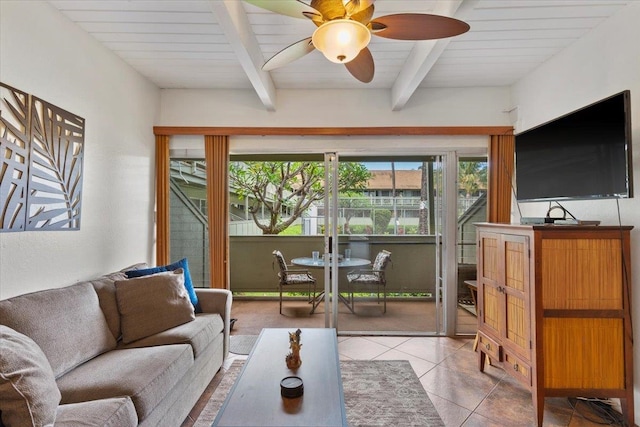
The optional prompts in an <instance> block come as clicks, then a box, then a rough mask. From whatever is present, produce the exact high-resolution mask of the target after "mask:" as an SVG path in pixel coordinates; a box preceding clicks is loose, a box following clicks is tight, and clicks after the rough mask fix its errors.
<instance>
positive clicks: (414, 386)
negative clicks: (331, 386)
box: [194, 360, 444, 427]
mask: <svg viewBox="0 0 640 427" xmlns="http://www.w3.org/2000/svg"><path fill="white" fill-rule="evenodd" d="M243 363H244V361H241V360H237V361H234V362H233V363H232V364H231V366H230V367H229V369H228V370H227V372H225V374H224V377H223V378H222V380H221V381H220V384H219V385H218V387H217V388H216V390H215V391H214V392H213V395H212V396H211V398H210V399H209V402H207V404H206V406H205V407H204V409H203V410H202V412H201V413H200V415H199V416H198V419H197V420H196V422H195V424H194V427H210V426H211V423H212V422H213V420H214V419H215V417H216V415H217V413H218V410H220V408H221V407H222V404H223V403H224V400H225V398H226V396H227V393H228V392H229V390H230V389H231V387H232V386H233V383H234V382H235V379H236V378H237V376H238V374H239V373H240V370H241V369H242V364H243ZM340 370H341V371H342V388H343V390H344V403H345V408H346V412H347V422H348V423H349V425H350V426H351V427H365V426H366V427H377V426H380V427H387V426H402V427H409V426H414V427H418V426H420V427H429V426H444V423H443V422H442V419H441V418H440V416H439V415H438V412H437V411H436V409H435V407H434V406H433V403H431V400H429V396H428V395H427V393H426V392H425V391H424V388H423V387H422V384H420V380H419V379H418V377H417V376H416V374H415V372H414V371H413V368H411V364H410V363H409V362H408V361H406V360H373V361H363V360H350V361H341V362H340Z"/></svg>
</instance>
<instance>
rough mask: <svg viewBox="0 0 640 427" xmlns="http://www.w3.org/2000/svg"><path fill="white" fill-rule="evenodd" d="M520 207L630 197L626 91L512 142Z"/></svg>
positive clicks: (629, 130) (516, 138) (629, 149)
mask: <svg viewBox="0 0 640 427" xmlns="http://www.w3.org/2000/svg"><path fill="white" fill-rule="evenodd" d="M515 143H516V147H515V151H516V198H517V199H518V201H520V202H526V201H542V200H568V199H598V198H627V197H633V187H632V181H633V179H632V163H631V108H630V92H629V91H628V90H627V91H624V92H620V93H618V94H616V95H613V96H610V97H608V98H605V99H603V100H600V101H598V102H595V103H593V104H591V105H588V106H586V107H584V108H581V109H579V110H576V111H573V112H571V113H569V114H566V115H564V116H562V117H559V118H557V119H555V120H552V121H550V122H547V123H545V124H542V125H540V126H537V127H535V128H533V129H530V130H527V131H525V132H522V133H519V134H517V135H516V137H515Z"/></svg>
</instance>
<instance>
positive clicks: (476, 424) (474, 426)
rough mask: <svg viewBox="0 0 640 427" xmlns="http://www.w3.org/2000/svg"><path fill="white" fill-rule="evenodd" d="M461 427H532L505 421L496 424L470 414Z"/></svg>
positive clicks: (480, 416)
mask: <svg viewBox="0 0 640 427" xmlns="http://www.w3.org/2000/svg"><path fill="white" fill-rule="evenodd" d="M462 427H533V425H532V424H523V425H519V424H511V423H509V422H506V421H501V422H496V421H493V420H490V419H488V418H485V417H483V416H482V415H478V414H475V413H474V414H471V415H470V416H469V418H467V420H466V421H465V422H464V424H462Z"/></svg>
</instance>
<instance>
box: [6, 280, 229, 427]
mask: <svg viewBox="0 0 640 427" xmlns="http://www.w3.org/2000/svg"><path fill="white" fill-rule="evenodd" d="M125 270H126V269H125ZM125 270H123V271H120V272H115V273H111V274H108V275H105V276H102V277H99V278H96V279H95V280H89V281H85V282H80V283H77V284H74V285H71V286H68V287H64V288H54V289H48V290H44V291H40V292H35V293H30V294H24V295H20V296H16V297H13V298H10V299H6V300H2V301H0V325H4V326H1V327H0V328H1V329H0V332H2V334H1V335H2V337H1V338H2V340H3V341H2V342H3V344H2V345H3V346H4V348H3V352H4V353H5V355H3V356H2V358H3V360H4V359H10V358H11V357H10V356H9V353H11V351H12V348H15V349H16V350H15V351H14V356H15V357H17V358H20V357H24V359H23V360H22V361H20V360H19V361H17V362H16V361H13V362H12V361H11V360H9V361H8V362H6V363H7V364H9V365H11V363H13V364H14V367H13V368H12V367H11V366H8V367H3V369H4V370H6V372H0V374H2V377H1V378H0V380H1V381H0V389H2V390H0V397H2V400H4V401H5V403H6V405H14V406H17V407H20V406H21V405H22V406H24V408H25V410H26V411H27V413H28V415H27V416H25V417H30V419H22V417H23V416H22V415H15V414H16V412H15V411H13V409H15V407H14V408H12V409H11V411H13V412H12V414H13V415H10V414H9V412H10V411H9V409H6V408H9V406H4V407H0V411H3V412H1V413H0V419H2V422H4V423H5V424H6V425H52V423H53V422H55V424H53V425H55V426H69V427H70V426H114V427H115V426H117V427H126V426H130V425H131V426H136V425H140V426H180V424H181V423H182V422H183V421H184V419H185V418H186V417H187V415H188V414H189V412H190V411H191V409H192V408H193V406H194V404H195V403H196V402H197V400H198V398H199V397H200V395H201V394H202V392H203V391H204V390H205V388H206V386H207V385H208V384H209V382H210V381H211V379H212V378H213V376H214V375H215V374H216V372H217V371H218V370H219V369H220V367H221V366H222V363H223V361H224V359H225V358H226V356H227V353H228V348H229V346H228V344H229V317H230V314H231V301H232V297H231V293H230V292H229V291H226V290H221V289H196V293H197V296H198V300H199V306H200V307H201V310H202V313H198V314H194V313H193V307H192V306H191V302H188V304H189V306H190V307H191V313H190V314H189V315H188V316H189V317H188V318H187V319H186V322H185V323H181V324H179V325H178V326H172V327H169V328H168V329H165V326H166V324H167V323H166V322H167V321H169V322H171V321H172V320H167V319H169V318H171V316H172V315H171V314H170V313H171V311H172V310H174V311H175V310H177V309H176V307H177V306H176V304H173V305H172V306H170V307H169V306H167V307H161V308H155V309H149V307H153V305H150V304H154V302H153V298H152V297H151V296H155V298H156V300H160V299H162V300H164V299H166V298H164V297H163V296H162V295H163V294H162V292H161V291H157V292H156V291H154V292H149V293H147V296H150V297H149V298H147V296H144V297H142V298H141V297H140V295H138V297H137V299H136V297H135V296H127V295H129V294H125V290H127V292H128V289H133V292H138V293H139V292H140V290H141V289H144V288H143V287H142V285H143V284H145V283H146V284H149V283H150V282H149V280H160V279H162V280H165V279H167V275H172V274H174V273H176V272H173V273H164V276H162V275H154V276H162V277H160V278H152V279H149V278H140V279H128V280H127V279H126V276H125V274H124V271H125ZM175 277H178V276H175ZM169 279H170V280H171V281H173V282H175V281H176V280H177V279H175V280H174V276H171V277H170V278H169ZM182 280H184V279H182ZM134 281H139V283H140V285H138V282H134ZM173 282H172V283H173ZM131 283H135V284H136V285H138V286H135V287H132V286H128V285H129V284H131ZM176 283H177V282H176ZM180 284H181V285H180V286H181V287H183V282H180ZM125 285H127V286H125ZM171 286H173V285H171ZM149 289H159V288H149ZM167 289H169V288H167ZM176 289H177V288H176ZM168 292H174V294H175V289H173V288H171V289H169V291H168ZM178 293H180V292H178ZM171 295H173V294H171ZM185 295H186V294H185ZM127 298H128V299H127ZM177 298H178V300H179V301H180V303H179V304H178V305H180V304H183V303H182V302H181V301H182V299H183V298H184V296H183V295H182V294H180V295H179V296H178V297H177ZM186 298H187V299H186V300H187V301H189V299H188V296H186ZM126 307H128V308H127V313H126V314H125V308H126ZM138 307H139V310H138ZM179 310H182V311H181V313H182V314H181V316H182V315H183V314H184V313H185V310H184V309H183V308H180V309H179ZM174 317H175V316H174ZM145 318H146V320H145ZM184 320H185V319H181V320H179V322H183V321H184ZM174 323H175V321H174ZM151 324H155V325H156V328H158V327H160V329H162V330H159V331H150V330H149V329H148V328H147V327H146V326H148V325H151ZM162 325H165V326H162ZM138 327H142V329H140V328H138ZM134 329H137V330H134ZM25 342H27V344H24V343H25ZM28 342H31V347H29V344H28ZM33 343H35V344H33ZM25 349H26V350H25ZM40 350H41V353H40ZM31 351H33V353H34V354H33V355H30V354H29V353H30V352H31ZM42 354H43V355H44V356H43V357H41V359H42V360H45V363H40V364H38V363H36V362H34V361H37V360H40V359H38V357H39V355H40V356H42ZM46 361H48V364H47V363H46ZM2 363H5V362H4V361H3V362H2ZM29 365H35V368H33V367H32V369H31V370H32V371H35V375H34V376H35V377H36V380H34V382H33V384H35V385H29V384H28V380H29V378H28V377H26V376H25V374H24V373H25V372H27V371H29V369H28V366H29ZM40 365H46V366H40ZM49 365H50V366H49ZM16 366H17V368H16ZM25 367H27V368H25ZM47 375H48V376H49V377H51V380H50V381H49V382H50V383H51V381H55V383H53V386H52V387H49V389H47V383H46V377H47ZM38 376H40V377H42V378H45V380H44V385H42V382H38V381H40V379H37V377H38ZM12 378H13V380H12ZM3 384H4V385H3ZM16 384H18V385H22V386H25V389H26V390H27V391H26V392H24V391H20V392H19V393H14V397H15V395H17V396H18V398H20V397H24V395H25V394H27V395H28V394H29V393H31V394H33V396H32V398H33V399H34V400H33V401H31V402H26V403H25V402H22V401H14V402H13V403H12V402H11V399H12V398H13V397H5V395H2V393H5V392H6V391H7V390H8V392H9V393H11V392H14V389H15V388H16V387H15V385H16ZM48 385H49V386H51V384H48ZM3 387H4V388H3ZM3 390H4V391H3ZM47 390H48V391H47ZM52 390H53V391H52ZM58 390H59V395H57V393H58ZM28 397H29V396H27V398H28ZM39 399H41V401H39ZM18 400H19V399H18ZM57 402H59V403H57ZM5 403H3V404H2V405H5ZM47 405H48V407H53V408H54V410H55V413H54V414H52V416H53V417H54V418H55V420H52V419H51V417H50V416H49V415H51V414H48V413H47V409H46V408H47ZM52 405H53V406H52ZM3 408H4V409H3ZM42 408H44V412H43V414H44V415H40V418H37V416H38V413H36V412H37V411H38V410H40V409H42ZM49 412H51V410H50V409H49ZM34 413H35V415H34ZM5 415H6V416H5ZM48 416H49V418H47V417H48ZM12 417H13V418H12ZM0 424H2V423H1V422H0Z"/></svg>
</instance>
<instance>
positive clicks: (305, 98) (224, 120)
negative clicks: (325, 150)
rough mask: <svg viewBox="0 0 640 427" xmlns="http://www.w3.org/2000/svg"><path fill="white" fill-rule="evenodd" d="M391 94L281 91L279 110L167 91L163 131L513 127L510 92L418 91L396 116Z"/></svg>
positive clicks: (218, 95)
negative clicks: (182, 128)
mask: <svg viewBox="0 0 640 427" xmlns="http://www.w3.org/2000/svg"><path fill="white" fill-rule="evenodd" d="M390 102H391V101H390V91H387V90H279V91H278V95H277V101H276V111H266V110H265V108H264V106H263V105H262V103H261V102H260V100H259V99H258V97H257V95H256V94H255V92H253V91H249V90H245V91H238V90H236V91H231V90H181V89H175V90H163V91H162V101H161V113H160V114H161V115H160V122H159V124H160V125H163V126H249V127H264V126H267V127H268V126H273V127H275V126H291V127H297V126H301V127H305V126H306V127H321V126H328V127H366V126H373V127H377V126H492V125H494V126H510V125H511V121H510V118H509V114H508V113H506V112H505V111H506V110H509V109H510V105H511V104H510V93H509V89H508V88H460V89H429V90H418V91H416V93H415V94H414V96H413V97H412V98H411V99H410V100H409V102H408V103H407V105H406V106H405V108H404V109H403V110H401V111H391V108H390Z"/></svg>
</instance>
